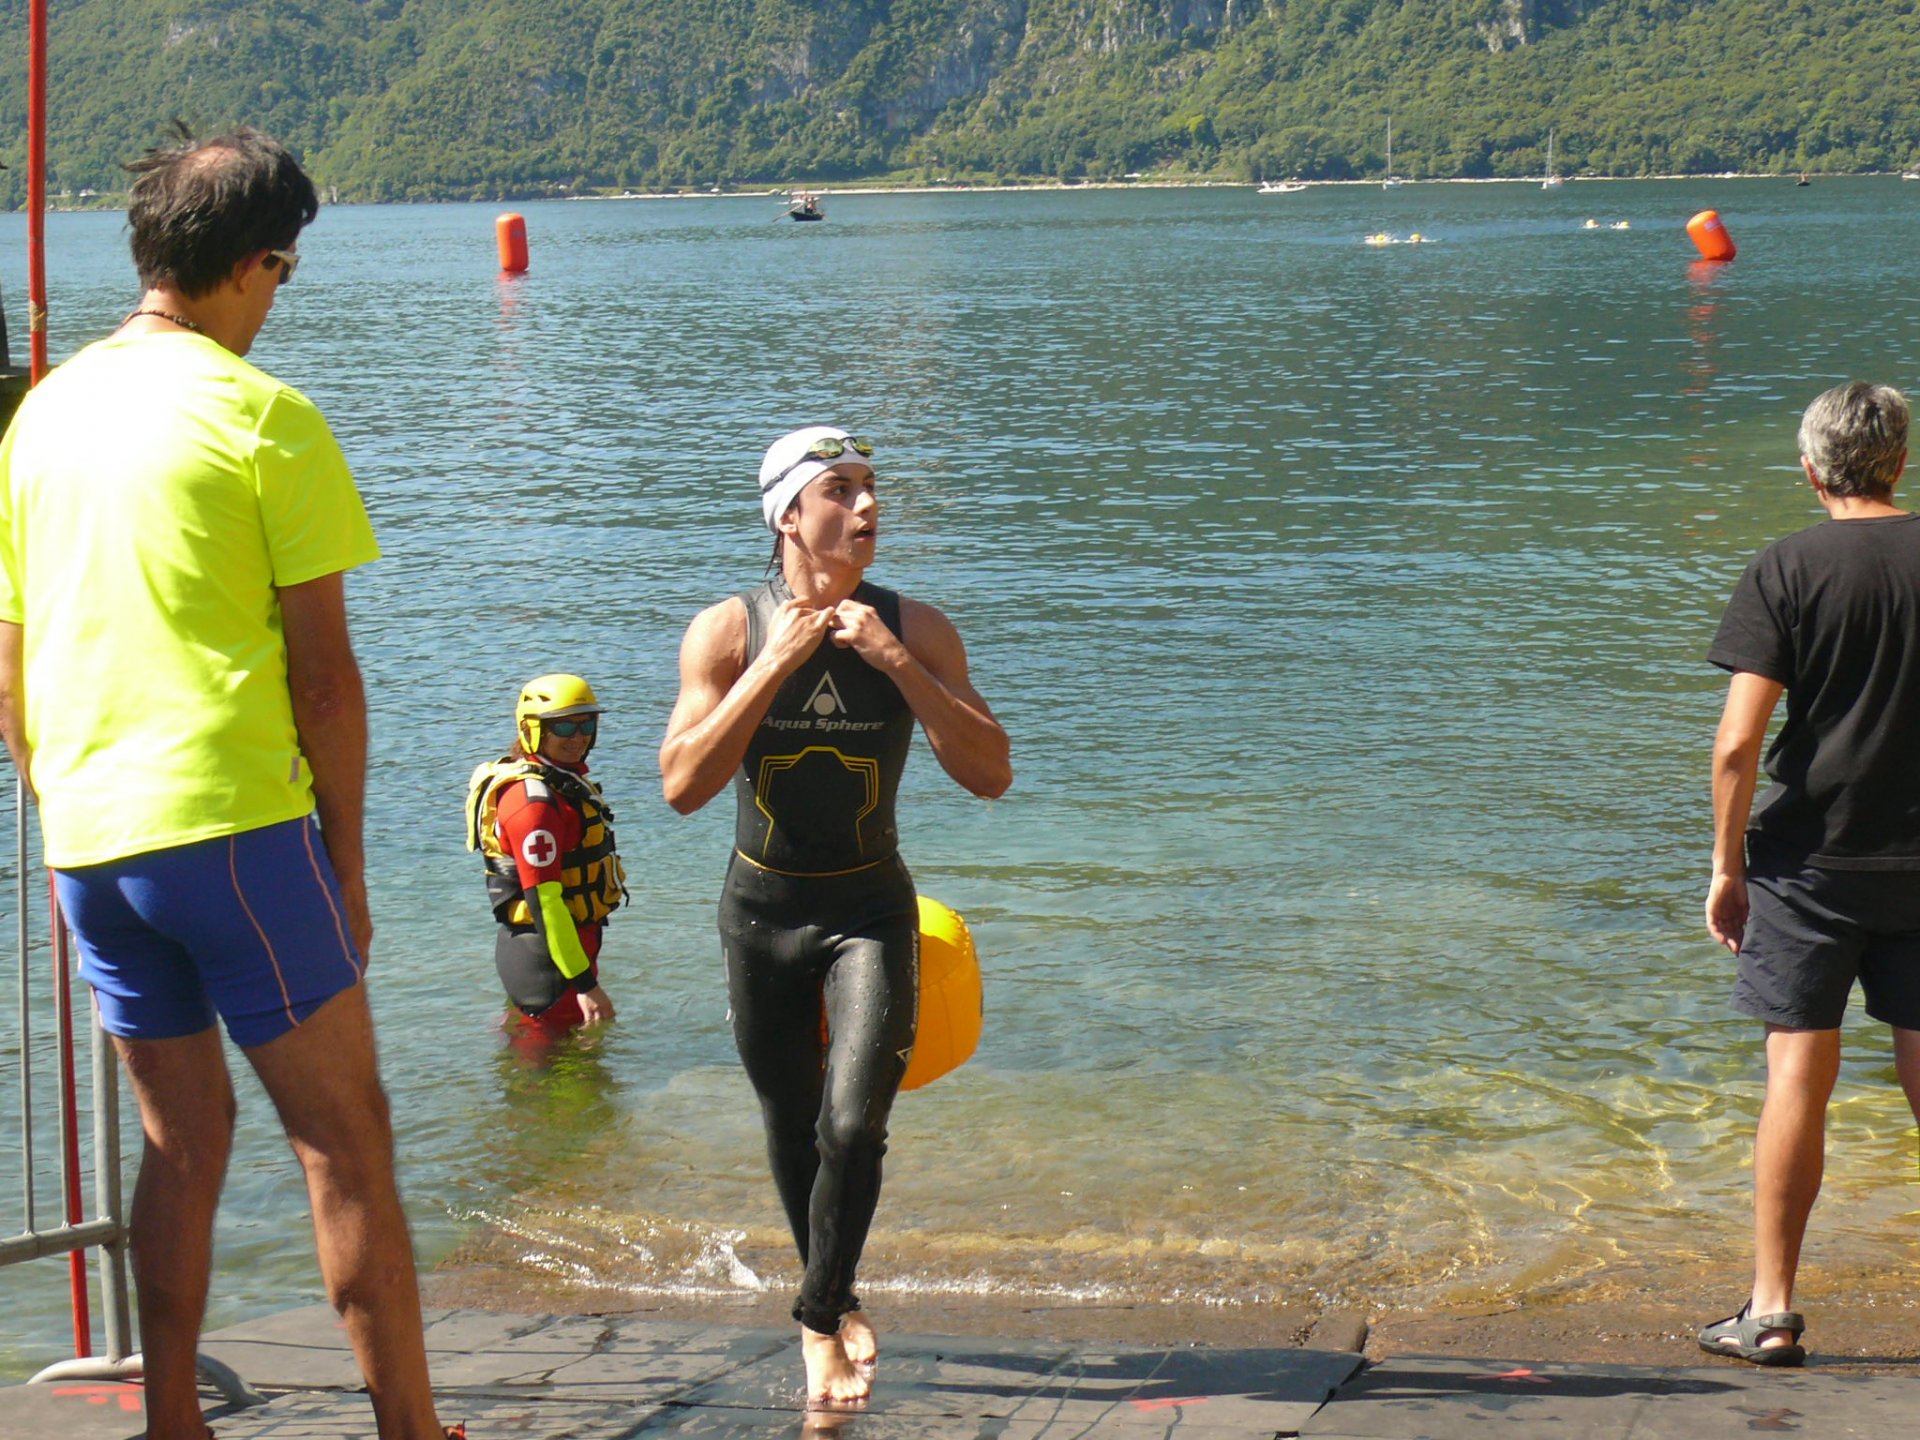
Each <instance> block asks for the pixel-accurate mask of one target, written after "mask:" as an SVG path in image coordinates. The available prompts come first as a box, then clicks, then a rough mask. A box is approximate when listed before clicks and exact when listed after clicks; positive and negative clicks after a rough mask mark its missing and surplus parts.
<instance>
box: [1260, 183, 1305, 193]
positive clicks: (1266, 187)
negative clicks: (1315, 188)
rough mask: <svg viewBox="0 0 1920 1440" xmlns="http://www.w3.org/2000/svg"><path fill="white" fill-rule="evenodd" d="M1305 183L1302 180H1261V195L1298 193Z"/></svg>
mask: <svg viewBox="0 0 1920 1440" xmlns="http://www.w3.org/2000/svg"><path fill="white" fill-rule="evenodd" d="M1306 188H1307V185H1306V182H1305V181H1304V180H1262V181H1261V182H1260V193H1261V194H1262V195H1298V194H1299V193H1300V192H1301V191H1302V190H1304V189H1306Z"/></svg>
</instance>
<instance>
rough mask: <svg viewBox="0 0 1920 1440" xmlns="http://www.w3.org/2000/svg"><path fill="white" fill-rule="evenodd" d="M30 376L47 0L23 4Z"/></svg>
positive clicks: (38, 297)
mask: <svg viewBox="0 0 1920 1440" xmlns="http://www.w3.org/2000/svg"><path fill="white" fill-rule="evenodd" d="M27 354H28V357H29V358H28V361H27V365H28V379H29V380H30V381H31V382H32V383H33V384H35V385H37V384H39V383H40V381H41V379H42V378H43V377H44V376H45V375H46V373H47V0H29V3H28V6H27Z"/></svg>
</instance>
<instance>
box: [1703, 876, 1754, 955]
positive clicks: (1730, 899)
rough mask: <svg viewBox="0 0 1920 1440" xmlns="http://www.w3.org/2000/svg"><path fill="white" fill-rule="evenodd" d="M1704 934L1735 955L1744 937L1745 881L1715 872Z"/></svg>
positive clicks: (1745, 912) (1708, 892)
mask: <svg viewBox="0 0 1920 1440" xmlns="http://www.w3.org/2000/svg"><path fill="white" fill-rule="evenodd" d="M1707 933H1708V934H1709V935H1711V936H1713V938H1714V939H1716V940H1718V941H1719V942H1720V943H1721V944H1722V945H1724V946H1726V947H1727V949H1729V950H1731V951H1732V952H1733V953H1734V954H1736V955H1738V954H1739V953H1740V942H1741V941H1742V940H1743V939H1745V938H1746V933H1747V877H1746V876H1744V875H1732V874H1729V873H1728V872H1727V871H1725V870H1716V871H1715V872H1714V874H1713V884H1712V885H1710V886H1709V887H1708V889H1707Z"/></svg>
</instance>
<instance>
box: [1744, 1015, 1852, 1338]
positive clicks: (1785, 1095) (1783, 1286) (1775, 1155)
mask: <svg viewBox="0 0 1920 1440" xmlns="http://www.w3.org/2000/svg"><path fill="white" fill-rule="evenodd" d="M1839 1076H1840V1032H1839V1031H1838V1030H1788V1029H1786V1028H1784V1027H1782V1026H1779V1025H1769V1026H1767V1098H1766V1103H1765V1104H1764V1105H1763V1106H1762V1107H1761V1110H1760V1128H1759V1131H1758V1133H1757V1134H1756V1135H1755V1137H1754V1143H1753V1311H1752V1313H1753V1314H1755V1315H1772V1314H1776V1313H1778V1312H1779V1311H1782V1310H1791V1309H1792V1308H1793V1281H1794V1276H1795V1274H1796V1273H1797V1272H1798V1271H1799V1269H1800V1245H1801V1242H1802V1241H1803V1240H1805V1239H1806V1235H1807V1217H1808V1216H1810V1215H1811V1214H1812V1213H1813V1202H1814V1201H1815V1200H1816V1199H1818V1198H1819V1195H1820V1180H1821V1177H1822V1175H1823V1173H1824V1171H1825V1167H1826V1125H1827V1101H1828V1100H1830V1099H1831V1098H1832V1097H1833V1086H1834V1082H1835V1081H1836V1080H1837V1079H1838V1078H1839ZM1793 1339H1794V1337H1793V1336H1791V1335H1789V1334H1788V1333H1787V1332H1786V1331H1785V1330H1768V1331H1766V1332H1765V1333H1764V1334H1762V1335H1761V1337H1760V1343H1761V1344H1762V1345H1787V1344H1791V1343H1793Z"/></svg>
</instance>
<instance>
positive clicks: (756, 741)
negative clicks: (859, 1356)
mask: <svg viewBox="0 0 1920 1440" xmlns="http://www.w3.org/2000/svg"><path fill="white" fill-rule="evenodd" d="M788 593H789V592H788V590H787V587H786V583H785V581H784V580H781V579H778V578H776V579H774V580H772V581H770V582H769V583H768V584H766V585H762V586H761V587H760V588H759V589H757V590H753V591H750V592H749V593H747V594H745V595H742V596H741V597H740V598H741V600H743V601H744V602H745V604H746V607H747V659H748V661H749V662H751V661H752V659H753V658H754V657H755V656H756V655H758V654H759V653H760V650H761V647H762V646H763V645H764V644H765V643H766V637H767V635H768V633H769V632H770V630H771V628H772V624H773V617H774V612H775V611H776V610H777V609H778V608H779V606H780V604H781V603H782V602H783V601H785V600H786V598H787V596H788ZM853 598H854V599H855V600H858V601H859V602H860V603H862V604H864V605H870V606H872V607H873V609H874V610H875V611H876V612H878V614H879V615H880V618H881V619H882V620H883V621H885V622H886V625H887V627H888V628H889V629H890V630H892V631H893V633H894V634H895V635H898V634H899V633H900V597H899V596H898V595H896V594H894V593H893V592H892V591H891V590H882V589H880V588H879V587H878V586H874V585H866V584H863V585H861V586H860V588H859V589H857V590H855V591H854V593H853ZM913 723H914V721H913V712H912V710H911V709H909V708H908V706H907V702H906V700H905V699H904V698H903V697H902V696H901V694H900V691H899V689H898V688H897V687H896V686H895V685H894V683H893V681H892V680H890V679H888V678H887V677H886V676H885V675H883V674H881V673H880V672H879V671H877V670H875V669H874V668H873V667H872V666H870V665H868V664H867V662H866V661H865V660H863V659H861V658H860V656H859V655H857V654H855V653H854V652H853V651H852V650H848V649H843V648H841V647H840V646H838V645H835V644H834V643H833V640H832V638H831V637H830V636H829V637H828V638H826V639H823V640H822V641H821V642H820V648H819V649H818V650H816V651H815V652H814V653H813V654H812V655H811V656H809V657H808V659H807V662H806V663H805V664H804V665H802V666H801V667H800V668H799V670H798V671H796V672H795V673H794V674H793V675H791V676H789V677H788V678H787V681H786V683H785V684H783V685H782V686H781V687H780V690H779V693H778V694H776V695H775V696H774V699H773V703H772V704H771V705H770V706H769V707H768V708H767V713H766V715H765V717H764V718H763V719H762V720H761V722H760V726H759V729H758V730H756V731H755V732H754V736H753V740H752V742H751V743H750V744H749V745H748V747H747V755H746V759H745V761H744V762H743V763H742V765H741V768H740V772H739V774H738V775H737V776H736V777H735V782H734V794H735V798H736V801H737V803H738V810H739V813H738V822H737V826H736V835H735V851H734V857H733V861H732V863H731V864H730V865H729V866H728V869H727V881H726V887H725V889H724V891H723V892H722V895H721V899H720V940H721V945H722V947H723V948H724V950H725V953H726V961H727V999H728V1002H729V1006H730V1008H731V1011H732V1021H733V1038H734V1044H735V1045H736V1046H737V1047H738V1048H739V1051H740V1058H741V1060H742V1061H743V1062H744V1063H745V1065H746V1069H747V1076H748V1078H749V1079H750V1080H751V1081H752V1082H753V1088H754V1090H755V1092H756V1093H757V1094H758V1095H759V1097H760V1111H761V1115H762V1118H763V1119H764V1121H765V1123H766V1129H767V1154H768V1158H769V1159H770V1160H771V1162H772V1165H773V1179H774V1184H775V1185H776V1186H777V1187H778V1189H779V1191H780V1201H781V1204H782V1206H783V1207H784V1208H785V1210H786V1212H787V1223H788V1224H789V1225H790V1226H791V1227H792V1229H793V1238H794V1242H795V1244H797V1245H798V1246H799V1249H800V1258H801V1260H802V1262H804V1264H805V1265H806V1275H805V1278H804V1279H803V1280H802V1281H801V1286H800V1300H799V1303H798V1304H797V1305H796V1306H795V1307H794V1316H795V1318H796V1319H798V1320H800V1321H801V1322H802V1323H803V1324H805V1325H806V1326H807V1328H808V1329H810V1330H814V1331H818V1332H820V1333H822V1334H829V1335H830V1334H832V1333H833V1332H834V1331H836V1330H838V1329H839V1328H840V1317H841V1316H842V1315H844V1314H845V1313H846V1312H847V1311H849V1310H855V1309H858V1308H859V1303H860V1302H859V1301H858V1300H856V1299H855V1298H854V1296H853V1293H852V1286H853V1275H854V1270H855V1267H856V1266H857V1265H858V1264H859V1261H860V1251H861V1248H862V1247H863V1246H864V1245H865V1244H866V1239H867V1229H868V1227H869V1226H870V1225H871V1224H872V1222H873V1212H874V1207H875V1205H876V1204H877V1203H878V1202H879V1199H880V1160H881V1157H882V1156H883V1155H884V1154H885V1153H886V1149H887V1117H888V1115H889V1113H890V1112H891V1111H892V1108H893V1097H894V1095H895V1094H896V1093H897V1092H898V1091H899V1089H900V1079H901V1077H902V1076H903V1075H904V1074H905V1073H906V1068H907V1059H908V1057H909V1056H910V1055H911V1054H912V1053H913V1038H914V1025H915V1016H916V1010H917V1003H918V995H919V972H920V951H919V946H920V921H919V912H918V907H917V904H916V902H915V898H914V890H913V878H912V876H910V875H909V874H908V873H907V868H906V866H905V864H904V863H902V861H901V859H900V855H899V852H898V848H897V846H898V838H899V837H898V832H897V831H896V829H895V826H894V817H893V802H894V795H895V793H896V792H897V791H898V789H899V786H900V772H901V770H902V769H903V768H904V767H905V765H906V759H907V750H908V747H909V745H910V744H911V742H912V739H913ZM823 1003H824V1006H825V1012H826V1019H827V1027H828V1030H829V1032H830V1033H831V1036H832V1039H831V1043H829V1044H823V1043H822V1039H821V1027H820V1015H821V1009H822V1005H823Z"/></svg>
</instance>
